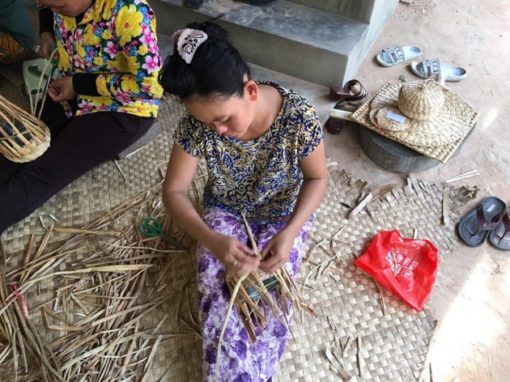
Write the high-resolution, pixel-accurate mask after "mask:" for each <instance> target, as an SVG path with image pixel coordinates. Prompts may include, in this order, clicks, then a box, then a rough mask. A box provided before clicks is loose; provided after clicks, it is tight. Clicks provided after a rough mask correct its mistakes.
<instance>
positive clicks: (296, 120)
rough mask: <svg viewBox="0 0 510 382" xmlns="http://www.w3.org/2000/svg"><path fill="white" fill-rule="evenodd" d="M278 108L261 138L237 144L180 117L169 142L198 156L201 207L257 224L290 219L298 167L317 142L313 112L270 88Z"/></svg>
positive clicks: (285, 92)
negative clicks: (278, 97)
mask: <svg viewBox="0 0 510 382" xmlns="http://www.w3.org/2000/svg"><path fill="white" fill-rule="evenodd" d="M264 83H265V84H269V85H271V86H274V87H275V88H276V89H278V91H279V92H280V93H281V94H282V96H283V105H282V108H281V110H280V112H279V114H278V116H277V117H276V119H275V121H274V122H273V124H272V125H271V127H270V128H269V130H268V131H266V132H265V133H264V134H263V135H262V136H261V137H259V138H257V139H254V140H250V141H241V140H238V139H236V138H231V137H226V136H223V135H218V134H217V133H216V132H215V131H214V130H213V129H211V128H209V127H208V126H207V125H205V124H203V123H202V122H200V121H198V120H197V119H195V118H194V117H193V116H192V115H190V114H186V115H185V116H184V117H183V118H182V119H181V121H180V123H179V126H178V127H177V130H176V131H175V141H176V143H177V144H178V145H179V146H180V147H182V148H183V150H185V151H186V152H187V153H189V154H191V155H193V156H195V157H204V158H205V160H206V162H207V170H208V175H209V177H208V182H207V184H206V187H205V190H204V206H205V207H206V208H221V209H224V210H227V211H229V212H232V213H234V214H240V213H241V212H244V213H245V214H246V216H247V217H249V218H251V219H256V220H257V219H259V220H272V219H274V218H283V217H287V216H290V215H291V214H292V212H293V210H294V206H295V203H296V201H297V197H298V194H299V190H300V189H301V184H302V181H303V174H302V172H301V167H300V164H299V162H300V161H301V160H302V159H304V158H306V157H307V156H308V155H309V154H311V153H312V152H313V151H314V150H315V148H316V147H317V146H318V145H319V144H320V143H321V141H322V139H323V133H322V127H321V124H320V121H319V118H318V116H317V114H316V112H315V109H314V108H313V106H312V105H310V104H309V103H308V102H307V101H306V100H305V99H304V98H303V97H301V96H299V95H298V94H296V93H295V92H293V91H291V90H287V89H285V88H282V87H280V86H279V85H277V84H275V83H270V82H264Z"/></svg>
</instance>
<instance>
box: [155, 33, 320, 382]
mask: <svg viewBox="0 0 510 382" xmlns="http://www.w3.org/2000/svg"><path fill="white" fill-rule="evenodd" d="M174 44H175V46H174V52H175V53H174V54H173V55H172V56H170V57H169V58H168V59H167V61H166V62H165V66H164V68H163V70H162V72H161V83H162V85H163V87H164V88H165V90H167V91H168V92H169V93H171V94H175V95H177V96H179V97H180V98H181V99H182V101H183V102H184V104H185V106H186V108H187V110H188V112H187V113H186V114H185V115H184V116H183V117H182V119H181V121H180V123H179V125H178V126H177V128H176V131H175V143H176V144H175V146H174V148H173V150H172V154H171V157H170V161H169V164H168V170H167V174H166V178H165V183H164V188H163V201H164V203H165V205H166V207H167V209H168V213H169V214H170V215H171V216H172V217H173V218H174V219H175V221H176V222H177V223H178V224H179V225H180V226H181V227H182V228H183V229H185V230H186V231H187V232H188V233H189V234H190V235H192V236H193V237H194V238H196V239H197V240H198V242H199V248H198V290H199V299H200V320H201V325H202V337H203V352H202V358H203V373H204V374H203V375H204V380H205V381H216V376H215V371H216V370H218V377H219V380H221V381H225V382H266V381H269V380H270V379H271V378H272V375H273V374H274V373H275V371H276V368H277V365H278V361H279V359H280V358H281V356H282V354H283V352H284V351H285V347H286V344H287V338H288V335H289V330H288V327H287V326H286V325H285V324H284V323H283V322H282V321H283V320H281V317H277V316H275V315H274V313H271V312H268V317H267V325H266V327H265V328H261V327H259V326H257V327H256V329H255V335H256V337H257V341H256V343H252V342H251V341H250V339H249V336H248V332H247V331H246V329H245V327H244V325H243V322H242V318H241V316H240V315H239V314H238V312H237V311H235V310H234V312H233V313H232V316H231V317H230V319H229V321H228V327H227V328H226V331H225V336H224V338H223V344H222V347H221V349H220V356H219V361H218V360H217V359H216V352H217V346H218V339H219V336H220V331H221V328H222V324H223V321H224V319H225V315H226V312H227V307H228V302H229V298H230V294H229V290H228V287H227V285H226V283H225V273H226V272H233V273H235V274H237V275H242V274H245V273H248V272H252V271H256V270H257V269H258V268H260V269H261V270H263V271H265V272H267V273H269V274H270V273H273V272H274V271H276V270H277V269H278V268H280V267H287V270H288V271H289V273H290V274H291V275H292V276H295V275H296V273H297V271H298V266H299V263H300V261H301V257H302V255H303V251H304V243H305V240H306V237H307V233H308V230H309V228H310V221H311V215H312V213H313V211H314V210H315V209H316V208H317V206H318V204H319V202H320V200H321V198H322V196H323V195H324V192H325V190H326V186H327V183H328V180H327V179H328V173H327V169H326V157H325V150H324V143H323V134H322V128H321V125H320V122H319V118H318V117H317V114H316V113H315V110H314V108H313V107H312V106H311V105H310V104H309V103H308V102H307V101H306V100H305V99H304V98H303V97H301V96H300V95H298V94H296V93H295V92H293V91H291V90H288V89H284V88H283V87H281V86H279V85H277V84H275V83H272V82H256V81H254V80H253V79H251V77H250V69H249V68H248V66H247V65H246V63H245V62H244V60H243V59H242V58H241V56H240V55H239V52H238V51H237V50H236V49H235V48H234V47H233V46H232V45H231V44H230V43H229V41H228V40H227V38H226V33H225V31H224V30H223V29H222V28H221V27H219V26H218V25H216V24H214V23H203V24H197V23H193V24H190V25H188V26H187V28H186V29H184V30H180V31H177V32H176V33H175V34H174ZM200 158H204V159H205V162H206V164H207V172H208V181H207V185H206V187H205V191H204V207H205V209H204V214H203V215H202V216H200V215H199V214H198V213H197V211H196V210H195V209H194V208H193V205H192V203H191V202H190V200H189V198H188V196H187V195H188V194H187V193H188V190H189V188H190V185H191V182H192V180H193V176H194V174H195V172H196V169H197V166H198V163H199V160H200ZM241 213H244V214H245V215H246V216H247V218H248V221H249V223H250V227H251V230H252V231H253V234H254V237H255V240H256V242H257V245H258V247H259V248H260V249H261V250H262V256H263V259H262V260H259V259H257V258H256V257H255V256H254V254H253V249H252V248H250V246H249V242H248V237H247V233H246V231H245V228H244V226H243V222H242V219H241ZM267 311H270V309H267ZM288 318H289V319H290V317H288ZM217 362H218V364H216V363H217Z"/></svg>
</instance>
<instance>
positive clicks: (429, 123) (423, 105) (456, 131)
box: [369, 80, 473, 147]
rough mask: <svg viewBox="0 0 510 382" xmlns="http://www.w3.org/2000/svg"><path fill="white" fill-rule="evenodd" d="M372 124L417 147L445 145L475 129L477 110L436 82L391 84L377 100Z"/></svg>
mask: <svg viewBox="0 0 510 382" xmlns="http://www.w3.org/2000/svg"><path fill="white" fill-rule="evenodd" d="M369 109H370V111H369V113H370V121H371V122H372V124H373V125H374V127H375V128H374V130H378V131H382V132H384V133H385V134H384V135H386V136H389V137H390V138H395V139H396V140H398V141H403V142H404V143H407V144H409V145H413V146H424V147H427V146H441V145H446V144H450V143H452V142H455V141H457V140H458V139H459V138H462V137H463V136H465V135H466V134H467V132H468V131H469V130H470V128H471V127H472V122H473V121H472V118H473V111H472V110H471V108H470V107H469V105H467V104H466V103H465V102H464V101H462V99H460V98H459V97H458V96H457V95H455V94H454V93H452V92H451V91H449V90H448V89H446V88H444V87H443V86H441V85H440V84H439V83H437V82H436V81H434V80H426V81H419V82H412V83H405V84H388V85H387V86H384V87H383V88H382V89H381V90H379V91H378V92H377V94H376V95H375V96H374V97H373V99H372V101H371V103H370V107H369Z"/></svg>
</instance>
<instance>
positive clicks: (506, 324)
mask: <svg viewBox="0 0 510 382" xmlns="http://www.w3.org/2000/svg"><path fill="white" fill-rule="evenodd" d="M508 20H510V2H509V1H508V0H495V1H493V2H491V4H490V6H488V5H485V4H483V3H482V2H480V1H476V0H464V1H460V0H452V1H448V2H446V1H442V2H440V1H439V0H428V1H423V0H414V2H413V4H412V5H404V4H400V5H399V6H398V8H397V11H396V12H395V14H394V15H393V16H392V17H391V19H390V21H389V22H388V23H387V24H386V26H385V28H384V29H383V31H382V32H381V34H380V36H379V38H378V39H377V40H376V42H375V44H374V46H373V48H372V51H371V52H370V53H369V55H368V56H367V58H366V59H365V61H364V62H363V64H362V65H361V67H360V69H359V71H358V74H357V76H356V78H357V79H359V80H360V81H362V83H363V84H365V86H366V87H367V89H368V90H369V91H375V90H376V89H378V88H379V87H380V86H381V85H382V84H383V83H385V82H387V81H389V82H397V81H398V76H399V75H401V74H402V75H404V76H405V77H406V79H407V80H412V79H413V78H415V77H414V76H413V74H412V73H411V72H410V71H409V70H408V68H407V67H406V66H405V65H402V64H401V65H399V66H396V67H393V68H383V67H380V66H378V65H377V64H376V63H375V61H374V60H373V57H374V56H375V54H377V52H378V51H379V50H380V49H382V48H383V47H386V46H390V45H392V44H395V43H398V44H401V45H410V44H415V45H417V46H419V47H420V48H421V49H422V50H423V51H424V58H434V57H439V58H440V59H441V60H443V61H444V62H448V63H452V64H457V65H459V66H463V67H465V68H466V69H467V70H468V72H469V74H468V78H467V79H465V80H464V81H462V82H460V83H447V85H448V86H449V87H450V88H451V89H452V90H454V91H455V92H457V93H458V94H460V95H461V96H463V97H464V98H465V99H466V100H467V101H468V102H469V103H470V104H471V105H472V106H473V107H474V108H475V110H477V111H478V112H480V114H481V116H480V118H479V120H478V124H477V127H476V129H475V131H474V132H473V134H472V136H471V137H470V138H469V140H468V141H467V142H466V144H465V145H464V147H463V148H462V151H461V152H460V153H459V154H458V155H457V156H456V157H454V158H452V159H450V161H449V162H448V163H447V164H445V165H442V166H439V167H435V168H433V169H430V170H427V171H424V172H422V173H419V174H418V177H420V178H423V179H426V180H437V181H441V180H446V179H448V178H451V177H453V176H455V175H458V174H461V173H463V172H466V171H469V170H473V169H478V170H479V172H480V174H481V175H480V176H477V177H475V178H471V179H469V180H467V181H465V182H457V183H455V184H456V185H462V184H469V185H472V184H477V185H478V186H479V187H480V188H481V192H480V197H481V196H484V195H497V196H499V197H500V198H502V199H503V200H504V201H506V202H507V203H509V204H510V149H509V148H508V142H509V141H510V129H509V128H508V127H507V126H506V123H507V121H508V120H509V119H510V110H509V106H510V81H509V80H508V76H509V75H510V69H509V66H508V62H509V61H510V49H509V48H508V47H509V46H510V33H509V32H508V30H507V29H506V27H505V25H508ZM505 47H506V48H505ZM254 74H255V77H262V78H271V79H273V80H276V81H277V82H280V83H282V84H283V85H285V86H288V87H291V88H293V89H295V90H297V91H299V92H300V93H301V94H303V95H305V96H306V97H307V98H308V99H309V100H310V101H311V102H312V103H313V104H314V105H315V106H316V108H317V110H318V112H319V114H320V116H321V119H322V121H325V120H326V119H327V113H328V111H329V109H330V108H331V107H332V106H333V103H332V102H330V101H329V100H328V99H327V97H326V95H327V89H326V88H324V87H322V86H318V85H315V84H311V83H308V82H304V81H300V80H296V79H294V78H291V77H288V76H285V75H281V74H279V73H275V72H271V71H267V70H265V69H261V68H254ZM326 142H327V149H328V154H329V156H330V157H331V158H332V159H333V160H335V161H336V162H338V163H339V164H340V165H341V167H343V168H345V169H346V170H348V171H349V172H350V173H351V174H352V175H353V176H354V177H358V178H363V179H367V180H369V181H370V182H371V184H372V185H374V186H375V185H379V184H384V183H388V182H389V181H394V180H396V179H400V180H402V181H403V180H404V177H403V176H402V175H399V174H393V173H390V172H388V171H386V170H384V169H382V168H379V167H378V166H377V165H375V164H374V163H372V162H371V161H370V160H369V159H368V158H367V157H366V156H365V154H364V153H363V151H362V150H361V148H360V147H359V145H358V142H357V138H356V131H355V128H353V127H349V128H346V129H344V130H343V131H342V132H341V134H340V135H337V136H331V135H327V136H326ZM472 205H473V204H470V205H468V206H466V209H469V208H471V207H472ZM429 307H430V309H431V310H432V313H433V315H434V317H435V318H436V319H437V320H438V327H437V330H436V334H435V336H434V340H433V344H432V346H431V349H430V354H429V358H430V362H431V364H432V370H433V376H434V381H436V382H438V381H448V382H449V381H454V380H458V381H462V382H464V381H473V382H475V381H476V382H480V381H497V382H500V381H501V382H503V381H510V362H509V361H510V253H504V252H500V251H497V250H495V249H493V248H491V247H490V246H488V245H487V244H486V245H483V246H482V247H480V248H477V249H470V248H467V247H465V246H462V245H459V248H458V250H457V251H455V252H454V253H451V254H449V255H448V256H446V258H444V260H443V261H442V262H441V264H440V271H439V277H438V283H437V285H436V287H435V289H434V291H433V294H432V296H431V298H430V303H429Z"/></svg>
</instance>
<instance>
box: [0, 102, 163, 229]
mask: <svg viewBox="0 0 510 382" xmlns="http://www.w3.org/2000/svg"><path fill="white" fill-rule="evenodd" d="M41 119H42V120H43V121H44V122H45V123H46V125H47V126H48V127H49V128H50V130H51V145H50V147H49V148H48V150H47V151H46V152H45V153H44V154H43V155H42V156H40V157H39V158H37V159H36V160H34V161H32V162H29V163H24V164H20V163H14V162H11V161H9V160H7V159H6V158H4V157H3V156H1V155H0V234H1V233H2V232H3V231H4V230H5V229H6V228H8V227H9V226H11V225H13V224H14V223H17V222H18V221H20V220H22V219H23V218H25V217H26V216H28V215H29V214H30V213H31V212H33V211H34V210H35V209H36V208H37V207H39V206H40V205H41V204H43V203H44V202H45V201H46V200H48V199H49V198H50V197H52V196H53V195H54V194H56V193H57V192H58V191H60V190H61V189H62V188H64V187H65V186H66V185H68V184H69V183H71V182H72V181H73V180H75V179H76V178H78V177H80V176H81V175H83V174H85V173H86V172H87V171H89V170H91V169H92V168H94V167H96V166H97V165H99V164H101V163H103V162H105V161H107V160H109V159H112V158H113V157H114V156H115V155H116V154H118V153H120V152H121V151H122V150H124V149H125V148H127V147H129V146H130V145H131V144H132V143H133V142H135V141H136V140H137V139H139V138H140V137H141V136H142V135H144V134H145V133H146V132H147V130H148V129H149V128H150V126H151V125H152V123H153V122H154V119H153V118H143V117H137V116H134V115H130V114H126V113H116V112H98V113H90V114H86V115H83V116H75V117H72V118H67V117H66V115H65V113H64V110H63V108H62V107H61V106H60V104H57V103H55V102H53V101H51V100H48V101H46V104H45V107H44V111H43V114H42V117H41Z"/></svg>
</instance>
